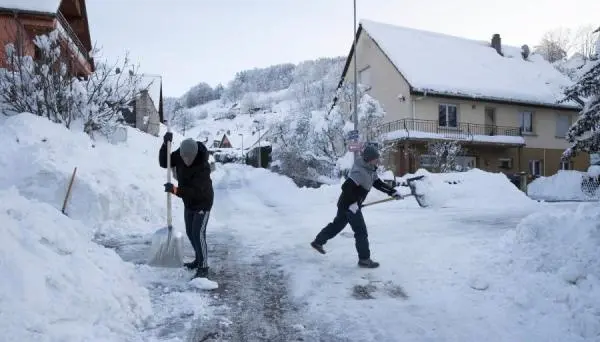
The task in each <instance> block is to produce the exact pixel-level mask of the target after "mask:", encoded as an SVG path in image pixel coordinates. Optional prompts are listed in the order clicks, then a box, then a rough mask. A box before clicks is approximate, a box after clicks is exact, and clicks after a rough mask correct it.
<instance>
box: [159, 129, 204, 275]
mask: <svg viewBox="0 0 600 342" xmlns="http://www.w3.org/2000/svg"><path fill="white" fill-rule="evenodd" d="M172 140H173V134H172V133H171V132H167V133H165V135H164V142H163V144H162V146H161V147H160V151H159V164H160V166H161V167H163V168H166V167H167V143H168V142H171V141H172ZM171 166H172V167H174V168H175V179H177V181H178V185H177V186H175V185H173V184H172V183H166V184H165V192H170V193H172V194H174V195H175V196H177V197H179V198H181V199H182V200H183V205H184V207H185V209H184V220H185V231H186V233H187V236H188V239H189V240H190V243H191V244H192V247H193V248H194V252H195V259H194V261H192V262H189V263H185V264H184V266H185V267H187V268H188V269H191V270H194V269H195V270H196V274H195V275H194V278H198V277H201V278H206V277H207V276H208V260H207V259H208V258H207V247H206V225H207V223H208V219H209V217H210V211H211V209H212V206H213V201H214V191H213V186H212V180H211V178H210V172H211V170H210V164H209V163H208V150H207V149H206V146H204V144H203V143H201V142H200V141H195V140H194V139H191V138H190V139H185V140H183V141H182V142H181V145H180V146H179V148H178V149H177V150H175V151H174V152H172V153H171Z"/></svg>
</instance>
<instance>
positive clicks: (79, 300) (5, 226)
mask: <svg viewBox="0 0 600 342" xmlns="http://www.w3.org/2000/svg"><path fill="white" fill-rule="evenodd" d="M3 170H6V169H4V168H3ZM0 221H1V222H2V229H0V241H1V243H0V260H1V262H0V277H1V278H2V281H0V330H1V331H2V335H3V338H5V341H89V338H90V337H91V336H93V337H94V339H95V340H97V341H117V340H119V341H123V340H128V341H134V340H136V337H137V329H138V328H140V327H141V326H142V324H143V323H144V319H145V318H146V317H147V316H148V315H150V314H151V310H150V301H149V298H148V293H147V291H146V290H145V289H144V288H142V287H140V286H138V285H137V284H136V282H135V281H134V280H133V279H132V274H133V272H132V271H133V267H132V266H130V265H129V264H126V263H124V262H122V261H121V259H120V258H119V257H118V256H117V255H116V254H115V253H114V252H113V251H111V250H108V249H106V248H104V247H101V246H99V245H97V244H95V243H92V242H91V234H90V232H89V230H88V229H86V227H84V226H83V225H82V224H81V223H79V222H78V221H74V220H71V219H69V218H68V217H66V216H64V215H62V214H61V213H60V212H59V211H57V210H56V209H55V208H53V207H51V206H49V205H47V204H44V203H39V202H37V201H32V200H28V199H26V198H25V197H23V196H21V195H20V194H19V192H18V191H17V190H16V189H14V188H11V189H8V190H0Z"/></svg>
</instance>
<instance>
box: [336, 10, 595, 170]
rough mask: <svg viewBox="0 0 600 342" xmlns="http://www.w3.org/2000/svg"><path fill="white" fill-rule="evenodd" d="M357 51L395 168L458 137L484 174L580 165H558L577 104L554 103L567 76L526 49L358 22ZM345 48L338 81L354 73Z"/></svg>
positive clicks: (579, 161) (418, 163) (580, 164)
mask: <svg viewBox="0 0 600 342" xmlns="http://www.w3.org/2000/svg"><path fill="white" fill-rule="evenodd" d="M356 51H357V69H358V78H359V83H360V84H362V85H364V86H366V88H367V93H368V94H369V95H371V96H373V97H374V98H375V99H377V100H378V101H379V102H380V103H381V105H382V106H383V108H384V110H385V111H386V115H385V119H384V122H385V124H384V125H383V127H382V130H383V132H384V133H385V134H386V136H387V140H388V141H389V142H392V143H393V144H394V145H395V147H396V148H395V149H394V150H395V151H394V152H390V153H391V155H390V156H389V160H390V161H391V164H392V165H390V166H391V167H392V169H393V171H394V172H395V173H396V174H398V175H401V174H404V173H407V172H414V171H416V169H418V168H421V167H423V168H427V167H428V165H429V163H430V161H431V156H428V155H427V143H428V142H430V141H435V140H441V139H446V140H457V141H460V142H461V144H462V146H463V147H464V148H465V150H466V151H467V152H466V155H465V156H463V157H461V162H462V163H463V164H464V165H468V166H470V167H477V168H480V169H483V170H488V171H502V172H505V173H507V174H512V173H515V172H520V171H525V172H528V173H530V174H532V175H540V176H546V175H551V174H554V173H555V172H557V170H559V169H577V170H585V169H586V168H587V167H588V165H589V157H588V156H587V155H583V156H579V157H576V158H574V159H573V160H571V161H570V162H568V163H562V162H561V160H560V157H561V155H562V152H563V151H564V150H565V149H566V148H567V147H568V143H567V141H566V140H565V138H564V136H565V133H566V131H567V129H568V128H569V126H570V125H571V124H572V123H573V122H574V120H575V119H576V117H577V115H578V113H579V111H580V110H581V104H580V103H577V102H565V103H558V101H559V100H561V99H562V98H563V88H564V87H566V86H569V85H571V84H572V82H571V81H570V80H569V79H568V78H567V77H566V76H564V75H562V74H561V73H560V72H559V71H557V70H556V69H555V68H554V67H553V66H552V65H550V64H549V63H548V62H546V61H545V60H544V59H543V58H542V57H541V56H539V55H536V54H532V53H530V52H529V48H528V47H527V46H524V47H522V48H516V47H511V46H506V45H503V44H502V43H501V38H500V36H499V35H498V34H495V35H493V36H492V39H491V40H490V41H488V42H486V41H477V40H470V39H464V38H459V37H453V36H448V35H444V34H439V33H433V32H427V31H421V30H415V29H409V28H403V27H398V26H392V25H388V24H382V23H377V22H373V21H361V23H360V25H359V28H358V31H357V49H356ZM353 54H354V46H353V47H352V49H351V51H350V54H349V57H348V59H347V61H346V66H345V68H344V72H343V75H342V79H341V81H340V86H341V85H342V84H343V82H344V81H345V80H348V81H350V82H352V81H353V80H354V77H353V76H354V73H353V60H352V59H353V58H352V57H353Z"/></svg>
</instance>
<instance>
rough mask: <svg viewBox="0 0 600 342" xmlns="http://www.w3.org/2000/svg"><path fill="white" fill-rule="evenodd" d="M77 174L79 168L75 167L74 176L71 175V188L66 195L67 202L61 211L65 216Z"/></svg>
mask: <svg viewBox="0 0 600 342" xmlns="http://www.w3.org/2000/svg"><path fill="white" fill-rule="evenodd" d="M75 173H77V166H75V168H74V169H73V174H72V175H71V180H70V181H69V186H68V187H67V194H66V195H65V200H64V202H63V206H62V210H61V212H62V213H63V214H65V210H66V209H67V202H68V201H69V197H70V196H71V188H72V187H73V181H74V180H75ZM65 215H66V214H65Z"/></svg>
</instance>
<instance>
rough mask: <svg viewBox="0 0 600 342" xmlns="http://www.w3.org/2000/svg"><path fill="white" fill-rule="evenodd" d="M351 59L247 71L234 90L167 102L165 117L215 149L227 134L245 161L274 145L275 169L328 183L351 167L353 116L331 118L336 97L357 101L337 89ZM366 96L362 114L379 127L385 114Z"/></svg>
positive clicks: (203, 90) (200, 88) (197, 92)
mask: <svg viewBox="0 0 600 342" xmlns="http://www.w3.org/2000/svg"><path fill="white" fill-rule="evenodd" d="M345 61H346V58H345V57H334V58H319V59H317V60H309V61H304V62H301V63H299V64H297V65H294V64H278V65H273V66H271V67H267V68H255V69H251V70H244V71H240V72H238V73H237V74H236V75H235V77H234V79H233V80H231V81H230V82H228V83H227V86H224V87H218V88H217V89H212V88H211V87H210V86H208V85H206V84H205V83H200V84H198V85H196V86H195V87H193V88H192V89H190V90H189V91H188V92H186V94H184V95H183V96H182V97H181V98H179V99H177V100H176V101H173V100H169V101H165V104H166V103H169V105H168V106H167V105H165V112H166V113H167V114H170V113H173V115H174V119H173V126H174V127H175V129H176V130H178V131H179V132H180V133H182V134H184V135H186V136H190V137H193V138H195V139H198V140H201V141H204V142H206V143H207V144H208V145H209V146H212V144H213V142H214V141H220V140H221V139H222V137H223V135H227V137H228V140H229V141H230V142H231V144H232V146H233V148H232V149H231V152H232V153H236V154H239V155H240V156H241V155H242V145H243V152H244V153H245V154H246V153H249V152H251V150H252V149H253V148H254V147H257V146H258V143H259V142H258V140H259V136H260V137H261V139H260V140H261V141H260V145H261V146H265V145H267V144H268V145H272V146H273V158H274V162H273V163H272V166H273V167H274V168H276V169H277V170H279V171H280V172H282V173H284V174H286V175H288V176H290V177H292V178H294V179H295V180H299V179H309V180H311V181H318V180H320V181H324V179H325V178H332V177H336V176H338V175H339V172H340V170H342V169H344V168H345V166H343V165H342V164H340V162H341V160H343V159H344V157H345V156H346V155H347V146H346V141H345V139H344V135H345V133H346V132H347V131H348V130H349V128H351V125H350V123H349V122H348V120H349V119H350V115H349V114H350V113H345V112H344V111H343V110H342V109H341V108H337V107H336V110H335V111H333V112H332V113H328V111H329V109H330V108H331V104H332V100H333V98H334V97H335V96H336V95H337V96H338V97H339V98H349V96H348V95H349V92H348V89H346V88H343V89H337V86H338V83H339V80H340V77H341V74H342V71H343V67H344V64H345ZM336 92H337V93H336ZM360 98H361V106H359V108H360V111H361V112H360V113H359V116H360V117H361V118H362V116H364V115H367V116H370V117H369V118H364V120H363V121H365V125H362V126H364V127H363V129H371V127H372V126H373V125H375V124H377V122H378V121H377V118H380V117H382V115H383V111H382V110H381V106H379V104H378V103H376V101H374V100H373V99H372V98H370V97H369V96H368V95H365V94H364V93H363V92H362V91H361V92H360ZM196 104H198V105H196ZM167 107H168V109H167ZM342 107H344V106H342ZM344 108H345V107H344ZM345 110H348V109H347V108H346V109H345ZM374 117H375V119H373V118H374ZM361 120H362V119H361ZM361 122H362V121H361ZM259 133H260V134H259Z"/></svg>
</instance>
